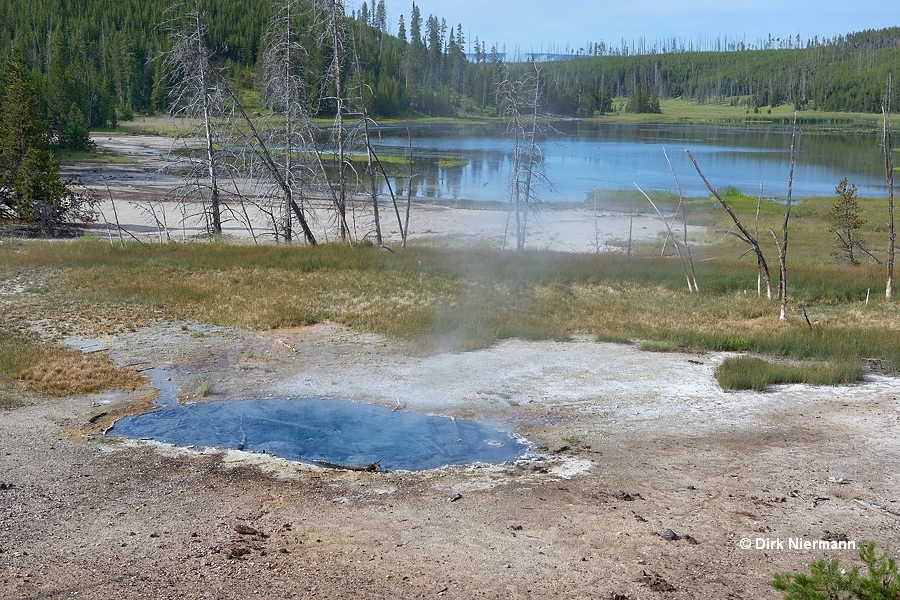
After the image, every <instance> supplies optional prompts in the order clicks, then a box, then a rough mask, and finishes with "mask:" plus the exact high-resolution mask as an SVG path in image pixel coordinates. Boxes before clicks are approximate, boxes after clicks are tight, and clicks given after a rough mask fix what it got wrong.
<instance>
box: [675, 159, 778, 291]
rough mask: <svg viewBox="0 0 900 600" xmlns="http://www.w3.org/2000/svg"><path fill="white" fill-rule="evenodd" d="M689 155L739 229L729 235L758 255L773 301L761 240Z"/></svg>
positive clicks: (707, 185) (711, 191)
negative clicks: (752, 232)
mask: <svg viewBox="0 0 900 600" xmlns="http://www.w3.org/2000/svg"><path fill="white" fill-rule="evenodd" d="M685 152H686V153H687V155H688V158H689V159H691V162H692V163H693V164H694V168H695V169H697V174H699V175H700V179H702V180H703V183H704V184H706V189H708V190H709V192H710V193H711V194H712V195H713V196H714V197H715V198H716V200H718V201H719V204H721V205H722V208H724V209H725V212H727V213H728V216H729V217H731V220H732V221H733V222H734V225H735V227H737V228H738V232H739V233H735V232H734V231H731V230H729V232H728V233H730V234H731V235H734V236H735V237H737V238H738V239H739V240H741V241H743V242H744V243H745V244H747V245H748V246H750V249H751V250H752V251H753V253H754V254H756V261H757V265H758V266H759V268H760V270H761V271H762V273H763V277H764V279H765V282H766V297H767V298H768V299H769V300H771V299H772V278H771V277H770V275H769V265H768V263H767V262H766V257H765V256H764V255H763V251H762V248H761V247H760V245H759V239H758V238H757V237H756V236H754V235H751V234H750V232H749V231H747V229H746V228H745V227H744V226H743V224H741V221H740V220H739V219H738V218H737V215H736V214H734V211H733V210H731V207H730V206H728V203H727V202H725V199H724V198H722V196H720V195H719V192H717V191H716V190H715V189H714V188H713V186H712V185H710V183H709V181H708V180H707V179H706V176H705V175H703V171H701V170H700V166H699V165H698V164H697V161H696V160H694V156H693V155H692V154H691V151H690V150H685Z"/></svg>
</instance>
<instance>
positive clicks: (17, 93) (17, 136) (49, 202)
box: [0, 51, 66, 229]
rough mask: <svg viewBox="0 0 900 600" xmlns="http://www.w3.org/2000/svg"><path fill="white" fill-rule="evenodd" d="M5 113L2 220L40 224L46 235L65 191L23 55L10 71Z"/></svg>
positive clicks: (0, 148) (1, 110)
mask: <svg viewBox="0 0 900 600" xmlns="http://www.w3.org/2000/svg"><path fill="white" fill-rule="evenodd" d="M3 90H4V95H3V102H2V107H0V122H2V134H0V217H3V218H16V219H21V220H24V221H40V222H41V225H42V229H48V228H51V227H52V224H53V223H56V222H58V221H60V220H61V218H62V208H61V207H62V201H63V198H64V197H65V193H66V190H65V187H63V185H62V183H60V180H59V164H58V163H57V162H56V161H55V160H54V159H53V156H52V155H51V154H50V151H49V149H48V146H49V144H48V136H47V129H48V127H47V123H46V122H45V121H44V120H43V118H42V116H41V109H40V105H39V103H38V97H37V92H36V91H35V86H34V83H33V82H32V81H31V76H30V73H29V71H28V69H27V67H26V66H25V63H24V61H23V60H22V56H21V54H20V53H19V52H17V51H16V52H14V53H13V56H12V58H11V59H10V60H9V62H8V63H7V65H6V74H5V78H4V88H3Z"/></svg>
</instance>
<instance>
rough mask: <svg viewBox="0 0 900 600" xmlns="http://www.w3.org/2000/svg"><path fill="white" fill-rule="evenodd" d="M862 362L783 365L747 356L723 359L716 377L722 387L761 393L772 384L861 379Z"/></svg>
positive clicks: (809, 383) (840, 383)
mask: <svg viewBox="0 0 900 600" xmlns="http://www.w3.org/2000/svg"><path fill="white" fill-rule="evenodd" d="M863 375H864V372H863V368H862V365H861V364H859V363H858V362H857V363H854V362H853V361H848V362H833V363H832V362H827V363H823V362H813V363H804V364H783V363H773V362H769V361H765V360H763V359H761V358H755V357H749V356H735V357H729V358H726V359H725V360H724V361H722V364H721V365H719V367H718V368H717V369H716V373H715V376H716V380H717V381H718V382H719V385H720V386H721V387H722V389H724V390H729V391H735V390H754V391H757V392H764V391H765V390H766V389H767V388H768V387H769V386H771V385H779V384H788V383H804V384H807V385H847V384H850V383H854V382H856V381H860V380H861V379H862V378H863Z"/></svg>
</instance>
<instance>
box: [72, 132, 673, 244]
mask: <svg viewBox="0 0 900 600" xmlns="http://www.w3.org/2000/svg"><path fill="white" fill-rule="evenodd" d="M95 141H96V143H97V144H98V145H99V146H100V147H101V148H103V149H108V150H111V151H114V152H116V153H119V154H121V155H124V156H127V157H129V158H131V159H133V160H134V161H135V162H134V163H129V164H110V165H98V164H76V165H70V166H69V167H67V169H66V172H67V174H73V175H74V174H77V175H78V176H79V177H80V178H81V179H82V181H83V182H84V183H85V185H87V186H89V187H91V188H93V189H94V190H96V191H97V192H99V196H100V197H101V198H103V203H102V204H101V206H100V209H101V214H100V216H99V217H100V218H99V220H98V223H96V224H94V226H93V229H94V230H95V231H96V232H97V233H98V235H106V236H110V235H111V236H116V235H118V229H117V228H116V224H117V223H118V225H119V226H120V227H122V228H123V229H125V230H126V231H128V232H130V233H131V234H133V235H134V236H136V237H138V238H140V239H149V240H159V239H163V240H169V239H171V240H187V239H197V238H200V237H204V236H205V235H206V231H207V229H206V223H205V221H204V220H203V219H202V218H201V217H200V216H199V215H201V214H202V213H203V209H202V207H201V206H200V205H199V204H197V203H196V202H187V203H183V202H179V201H177V193H176V192H175V190H176V188H178V186H180V185H181V184H182V182H181V181H180V180H179V179H177V178H175V177H172V176H170V175H166V174H164V171H163V167H164V166H165V165H166V164H167V158H166V157H167V156H168V153H169V151H170V150H171V148H172V141H171V139H170V138H165V137H161V136H147V135H136V136H132V135H128V136H125V135H116V136H109V135H107V136H99V137H96V138H95ZM240 185H241V188H242V189H243V190H244V192H245V193H247V195H248V197H250V198H252V199H253V200H254V201H255V202H257V203H258V204H265V201H264V200H263V199H262V198H261V197H260V196H259V193H260V191H259V190H256V189H254V188H253V186H252V185H251V184H250V183H249V182H242V183H241V184H240ZM497 201H498V202H504V201H505V199H504V198H497ZM458 203H465V199H459V202H458ZM458 203H457V204H458ZM226 205H227V208H226V211H225V216H224V222H223V232H224V234H225V235H226V236H228V237H229V238H231V239H234V240H237V241H243V242H252V241H253V240H254V238H255V239H256V240H257V241H258V242H260V243H268V242H271V241H272V239H273V236H272V234H271V230H272V228H271V218H270V217H269V216H268V215H266V214H265V213H264V212H263V211H260V210H258V209H257V208H256V207H255V206H253V204H252V203H251V202H249V201H248V202H246V203H244V204H243V205H242V204H241V203H239V202H237V201H234V200H231V201H227V202H226ZM468 205H471V203H469V204H468ZM380 212H381V223H382V233H383V237H384V239H385V241H386V243H387V244H394V245H396V244H398V243H399V241H400V227H399V222H400V220H399V219H398V218H397V215H396V212H395V210H394V207H393V205H392V204H391V203H390V199H389V198H382V199H380ZM401 215H402V211H401ZM308 218H309V221H310V224H311V228H312V230H313V234H314V235H315V236H316V237H317V239H318V241H329V240H333V239H335V231H336V229H335V223H334V216H333V211H331V210H329V209H328V206H327V203H326V202H324V201H318V202H313V203H311V205H310V210H309V216H308ZM348 224H349V225H350V226H351V228H352V229H353V238H354V239H355V240H361V239H365V238H368V239H373V238H374V235H375V226H374V218H373V212H372V207H371V205H370V203H369V201H367V200H366V199H364V198H359V197H357V198H355V199H354V201H353V202H352V203H351V206H350V210H349V213H348ZM294 227H295V230H296V231H297V232H298V233H299V231H300V229H299V226H298V225H296V224H295V225H294ZM514 232H515V226H514V224H513V222H512V221H511V215H510V213H509V211H508V210H505V209H500V210H497V209H472V208H454V207H449V206H445V205H440V204H437V203H433V202H428V201H421V200H418V201H414V203H413V205H412V209H411V211H410V222H409V242H410V243H429V244H451V245H475V246H481V247H493V248H502V247H508V248H511V247H515V233H514ZM665 234H666V227H665V224H664V223H663V222H662V220H661V219H659V218H658V217H656V216H649V215H640V214H639V215H635V216H634V218H633V219H630V218H629V217H628V216H627V215H622V214H620V213H610V212H607V211H602V210H601V211H594V210H591V209H590V208H587V207H571V206H568V207H566V208H564V209H560V208H558V207H554V205H553V204H545V205H542V206H541V207H540V209H539V210H538V211H536V212H534V213H532V214H531V215H530V216H529V226H528V230H527V239H526V247H527V248H531V249H539V250H548V249H549V250H556V251H562V252H604V251H623V250H624V249H625V248H627V243H628V240H629V237H631V239H632V240H633V241H634V242H638V241H645V240H648V239H654V238H657V237H659V236H664V235H665ZM126 237H127V235H126Z"/></svg>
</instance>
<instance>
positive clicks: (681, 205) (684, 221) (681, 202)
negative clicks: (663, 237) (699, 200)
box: [645, 148, 700, 292]
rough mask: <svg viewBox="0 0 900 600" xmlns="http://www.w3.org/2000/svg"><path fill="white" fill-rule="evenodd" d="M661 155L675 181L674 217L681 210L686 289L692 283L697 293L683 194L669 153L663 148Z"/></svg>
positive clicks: (673, 239) (698, 289)
mask: <svg viewBox="0 0 900 600" xmlns="http://www.w3.org/2000/svg"><path fill="white" fill-rule="evenodd" d="M663 154H664V155H665V157H666V162H667V163H669V170H671V171H672V178H673V179H674V180H675V189H677V190H678V208H676V209H675V215H676V216H677V214H678V209H681V225H682V227H683V231H684V237H683V238H682V239H683V241H684V248H685V251H686V253H687V258H688V265H689V266H690V269H691V277H690V280H689V281H688V288H690V287H691V283H693V285H694V289H693V291H695V292H699V291H700V288H699V287H698V286H697V273H696V271H694V257H693V255H692V254H691V245H690V244H689V243H688V229H687V227H688V225H687V214H685V209H684V194H682V193H681V184H680V183H678V175H676V174H675V167H673V166H672V161H671V160H670V159H669V153H668V152H666V150H665V148H663ZM645 195H646V194H645ZM672 219H673V220H674V219H675V216H673V217H672ZM670 232H671V229H670ZM672 241H673V242H674V241H675V238H674V237H673V238H672ZM682 262H683V261H682Z"/></svg>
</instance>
